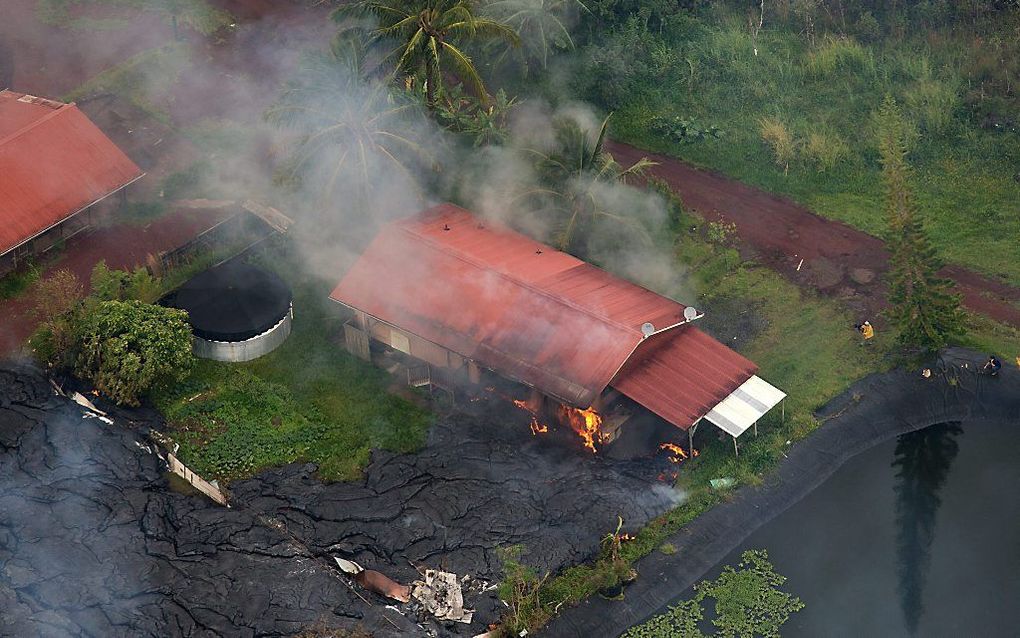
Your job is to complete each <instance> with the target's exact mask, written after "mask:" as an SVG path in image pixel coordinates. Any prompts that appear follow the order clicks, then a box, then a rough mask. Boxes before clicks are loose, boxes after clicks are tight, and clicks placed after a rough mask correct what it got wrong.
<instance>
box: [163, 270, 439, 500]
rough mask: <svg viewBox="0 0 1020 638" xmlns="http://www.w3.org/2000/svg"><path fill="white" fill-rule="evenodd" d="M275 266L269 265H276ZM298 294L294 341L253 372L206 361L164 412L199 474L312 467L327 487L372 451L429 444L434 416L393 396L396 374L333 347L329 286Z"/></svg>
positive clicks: (351, 475)
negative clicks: (299, 463)
mask: <svg viewBox="0 0 1020 638" xmlns="http://www.w3.org/2000/svg"><path fill="white" fill-rule="evenodd" d="M267 263H268V262H267ZM282 274H283V275H285V276H286V277H287V278H288V279H291V283H292V285H293V286H294V307H295V309H296V310H295V316H294V326H293V332H292V334H291V335H290V338H288V339H287V341H286V342H284V344H283V345H282V346H280V347H279V348H278V349H277V350H275V351H273V352H272V353H270V354H269V355H266V356H265V357H262V358H260V359H257V360H255V361H252V362H249V363H245V364H227V363H219V362H213V361H201V362H200V363H199V364H198V366H196V368H195V370H194V372H193V373H192V374H191V376H190V378H189V379H188V380H187V381H186V382H185V383H183V384H181V385H180V386H178V387H175V388H173V389H172V390H170V391H169V392H167V393H166V394H164V395H161V396H158V397H156V401H155V403H156V405H157V407H158V408H159V409H160V410H161V411H162V412H163V414H164V415H165V416H166V417H167V419H168V421H169V422H170V424H171V428H172V434H173V437H174V439H175V440H177V441H178V442H179V443H180V444H181V455H182V458H183V460H184V462H185V463H187V464H189V465H190V466H191V467H192V468H193V469H194V470H195V471H196V472H199V473H200V474H204V475H208V476H210V477H215V478H219V479H221V480H231V479H238V478H244V477H247V476H251V475H252V474H254V473H256V472H258V471H259V470H261V469H264V468H267V467H273V466H277V465H282V464H285V463H292V462H297V461H310V462H314V463H317V464H318V465H319V475H320V476H321V477H322V478H323V479H325V480H351V479H355V478H357V477H359V476H360V474H361V470H362V468H363V467H364V466H365V464H366V463H367V462H368V460H369V454H370V452H371V450H372V449H373V448H382V449H386V450H392V451H394V452H411V451H414V450H416V449H418V448H419V447H421V445H422V444H423V443H424V440H425V435H426V433H427V431H428V428H429V426H430V424H431V422H432V418H431V416H430V414H429V413H428V412H427V411H426V410H424V409H422V408H420V407H418V406H416V405H415V404H413V403H411V402H410V401H408V400H407V399H404V398H401V397H398V396H395V395H393V394H390V393H388V392H387V387H388V385H389V383H390V378H389V376H388V375H387V374H386V373H385V372H383V371H382V370H379V369H378V368H375V367H373V366H371V365H369V364H367V363H365V362H363V361H360V360H358V359H355V358H354V357H351V356H350V355H348V354H347V353H346V351H344V350H343V349H342V348H341V347H340V346H338V345H337V344H336V343H334V342H333V341H331V337H335V336H336V335H337V334H338V333H340V330H341V324H342V322H341V319H340V313H339V308H338V307H335V306H332V305H330V304H329V302H328V300H327V299H326V296H327V295H328V291H329V286H328V285H326V284H327V282H321V281H312V282H309V281H308V280H305V281H300V280H299V277H300V276H301V275H300V274H299V273H298V271H295V270H289V269H287V268H285V269H284V271H283V273H282Z"/></svg>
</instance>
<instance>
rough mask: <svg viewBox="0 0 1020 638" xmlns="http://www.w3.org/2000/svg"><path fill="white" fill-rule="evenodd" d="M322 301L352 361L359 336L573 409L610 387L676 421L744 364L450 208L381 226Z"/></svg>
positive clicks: (677, 313) (656, 311)
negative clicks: (343, 313)
mask: <svg viewBox="0 0 1020 638" xmlns="http://www.w3.org/2000/svg"><path fill="white" fill-rule="evenodd" d="M330 297H331V299H333V300H334V301H337V302H339V303H341V304H343V305H345V306H348V307H349V308H351V309H352V310H354V311H355V312H356V316H357V324H358V325H357V326H349V328H350V330H349V331H348V345H349V347H351V348H352V351H356V352H360V354H361V356H363V357H366V358H367V356H368V349H367V339H366V338H365V337H363V336H359V334H362V333H367V335H368V336H370V337H371V338H373V339H376V340H379V341H382V342H384V343H387V344H389V345H391V346H392V347H394V348H397V349H398V350H402V351H404V352H406V353H408V354H410V355H412V356H414V357H417V358H419V359H422V360H425V361H428V362H429V363H431V364H432V365H434V366H438V367H442V368H447V369H455V370H457V369H462V368H463V369H466V370H468V371H469V372H470V371H471V366H475V365H477V366H481V367H483V368H487V369H490V370H492V371H494V372H496V373H498V374H500V375H501V376H504V377H508V378H510V379H513V380H516V381H519V382H521V383H524V384H526V385H529V386H531V387H533V388H535V389H536V390H538V391H539V392H541V393H542V394H544V395H547V396H550V397H553V398H555V399H557V400H558V401H560V402H562V403H565V404H567V405H570V406H573V407H578V408H582V409H583V408H587V407H589V406H592V405H593V404H595V403H596V402H597V401H598V399H599V398H600V396H602V395H603V393H604V392H605V391H606V390H607V388H610V387H611V388H615V389H616V390H617V391H619V392H620V393H622V394H624V395H626V396H628V397H630V398H631V399H632V400H634V401H636V402H637V403H639V404H641V405H642V406H644V407H645V408H647V409H648V410H650V411H652V412H654V413H655V414H657V415H659V416H660V417H662V418H663V419H665V420H666V421H668V422H670V423H672V424H673V425H675V426H677V427H679V428H681V429H684V430H687V429H688V428H690V427H691V426H693V425H694V424H696V423H697V422H698V421H699V420H700V419H701V418H702V417H704V416H705V415H707V414H708V413H709V412H710V411H711V410H713V408H715V407H716V406H718V405H719V404H720V403H721V402H723V401H724V400H725V399H727V397H729V396H730V395H731V394H732V393H733V392H734V391H735V390H737V389H738V388H739V387H741V385H742V384H744V383H745V382H747V381H748V380H749V379H750V378H751V377H753V376H754V373H755V372H756V370H757V366H755V365H754V364H753V363H752V362H751V361H748V360H747V359H745V358H744V357H742V356H741V355H739V354H738V353H736V352H734V351H733V350H731V349H730V348H728V347H726V346H724V345H723V344H721V343H719V342H717V341H716V340H714V339H713V338H712V337H710V336H708V335H706V334H705V333H703V332H702V331H701V330H699V329H698V328H696V327H694V326H692V325H690V321H689V320H687V319H685V317H684V310H685V306H683V305H682V304H679V303H677V302H675V301H673V300H671V299H668V298H666V297H663V296H662V295H659V294H656V293H654V292H652V291H650V290H647V289H645V288H642V287H641V286H637V285H635V284H633V283H630V282H628V281H625V280H623V279H620V278H618V277H616V276H614V275H611V274H609V273H607V272H606V271H604V270H601V269H599V268H597V267H595V266H593V265H591V264H588V263H586V262H584V261H581V260H579V259H577V258H576V257H573V256H571V255H568V254H566V253H563V252H560V251H557V250H555V249H553V248H551V247H549V246H547V245H545V244H542V243H540V242H537V241H535V240H533V239H531V238H529V237H526V236H524V235H521V234H520V233H517V232H515V231H513V230H510V229H509V228H506V227H504V226H502V225H499V224H496V223H493V222H489V221H485V220H482V219H480V218H478V217H475V216H474V215H472V214H471V213H470V212H468V211H466V210H464V209H462V208H459V207H457V206H454V205H452V204H442V205H439V206H436V207H434V208H432V209H429V210H427V211H425V212H423V213H421V214H419V215H416V216H414V217H411V218H408V219H404V220H399V221H396V222H392V223H390V224H388V225H387V226H386V227H384V228H383V229H382V231H380V233H379V235H378V236H377V237H376V238H375V240H374V241H373V242H372V243H371V244H370V245H369V247H368V248H367V249H366V250H365V252H364V254H363V255H362V256H361V257H360V259H359V260H358V261H357V262H356V263H355V264H354V266H352V267H351V269H350V270H349V271H348V273H347V274H346V276H345V277H344V278H343V280H342V281H341V282H340V283H339V285H338V286H337V287H336V289H335V290H334V291H333V293H332V294H331V295H330ZM646 324H651V326H650V327H649V326H648V325H646ZM475 376H477V375H475ZM770 407H771V406H770ZM741 431H742V430H741Z"/></svg>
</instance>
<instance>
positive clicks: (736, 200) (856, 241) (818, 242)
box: [608, 142, 1020, 328]
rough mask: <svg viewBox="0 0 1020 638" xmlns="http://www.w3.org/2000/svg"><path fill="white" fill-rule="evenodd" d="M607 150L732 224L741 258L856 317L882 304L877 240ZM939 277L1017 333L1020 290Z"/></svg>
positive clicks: (734, 187) (633, 153)
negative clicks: (832, 299) (840, 304)
mask: <svg viewBox="0 0 1020 638" xmlns="http://www.w3.org/2000/svg"><path fill="white" fill-rule="evenodd" d="M608 150H609V151H610V152H611V153H612V154H613V156H614V157H615V158H616V159H617V160H618V161H620V162H621V163H623V164H629V163H633V162H635V161H637V160H638V159H640V158H641V157H648V158H649V159H651V160H654V161H656V162H658V163H659V164H658V166H655V167H653V168H651V169H650V170H649V173H651V174H652V175H654V176H655V177H658V178H660V179H663V180H665V181H666V182H667V183H669V185H670V186H671V187H673V188H674V189H675V190H676V192H677V193H678V194H679V195H680V197H681V198H682V199H683V200H684V203H685V204H686V205H687V206H688V207H690V208H692V209H694V210H696V211H698V212H699V213H700V214H702V215H703V216H705V217H706V218H707V219H709V220H725V221H728V222H733V223H734V224H736V226H737V235H738V236H739V237H740V239H741V240H743V246H741V251H742V252H743V253H744V254H745V255H746V256H749V257H754V258H755V259H756V260H757V261H759V262H761V263H763V264H765V265H767V266H769V267H770V268H773V269H775V270H776V271H778V272H780V273H782V274H783V275H784V276H786V277H787V278H789V279H790V280H791V281H793V282H795V283H797V284H798V285H800V286H804V287H807V288H811V289H813V290H817V291H819V292H822V293H824V294H826V295H829V296H836V297H840V298H842V299H843V300H845V301H846V302H847V303H848V305H849V306H850V308H851V309H852V310H854V312H855V313H857V314H858V316H860V317H861V318H864V317H869V318H871V319H872V320H874V318H875V317H877V316H878V313H879V311H880V310H882V308H884V307H885V306H886V305H887V304H886V300H885V286H884V285H883V284H882V277H883V275H884V274H885V271H886V268H887V262H888V258H889V254H888V252H886V250H885V243H884V242H883V241H882V240H881V239H878V238H877V237H872V236H871V235H868V234H866V233H863V232H861V231H859V230H856V229H854V228H851V227H850V226H847V225H846V224H844V223H842V222H838V221H833V220H829V219H825V218H823V217H820V216H818V215H816V214H815V213H813V212H811V211H810V210H808V209H807V208H805V207H804V206H801V205H800V204H797V203H796V202H793V201H791V200H789V199H786V198H783V197H779V196H777V195H773V194H771V193H767V192H765V191H762V190H759V189H757V188H755V187H753V186H748V185H747V184H743V183H741V182H738V181H736V180H734V179H730V178H728V177H725V176H723V175H720V174H719V173H715V172H711V171H706V170H701V169H698V168H694V167H693V166H691V165H689V164H686V163H685V162H683V161H681V160H678V159H675V158H672V157H667V156H665V155H659V154H657V153H649V152H647V151H642V150H641V149H638V148H635V147H633V146H630V145H627V144H622V143H619V142H610V143H609V144H608ZM801 260H803V263H801ZM798 266H800V268H799V270H798ZM942 274H943V275H944V276H946V277H948V278H950V279H952V280H953V281H955V282H956V285H957V289H958V291H959V292H960V293H961V294H962V295H963V303H964V305H965V306H966V307H967V308H968V309H969V310H972V311H974V312H979V313H981V314H984V315H987V316H989V317H991V318H992V319H995V320H996V321H1001V322H1002V323H1006V324H1009V325H1012V326H1014V327H1017V328H1020V289H1018V288H1015V287H1013V286H1010V285H1008V284H1004V283H1002V282H1000V281H997V280H995V279H993V278H991V277H987V276H985V275H980V274H978V273H976V272H974V271H972V270H968V269H966V268H962V267H960V266H947V267H946V268H944V269H943V270H942Z"/></svg>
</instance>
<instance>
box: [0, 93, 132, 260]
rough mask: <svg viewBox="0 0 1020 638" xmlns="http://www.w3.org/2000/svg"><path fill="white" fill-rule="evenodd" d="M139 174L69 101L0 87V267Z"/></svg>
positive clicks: (81, 222)
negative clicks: (44, 97) (53, 99)
mask: <svg viewBox="0 0 1020 638" xmlns="http://www.w3.org/2000/svg"><path fill="white" fill-rule="evenodd" d="M142 175H143V173H142V171H141V169H139V168H138V167H137V166H136V165H135V164H134V162H132V161H131V160H130V159H129V158H128V157H127V156H126V155H125V154H124V153H123V152H122V151H121V150H120V149H119V148H117V146H116V145H115V144H114V143H113V142H111V141H110V139H109V138H107V137H106V136H105V135H104V134H103V132H102V131H100V130H99V129H98V128H96V126H95V125H94V124H93V123H92V122H91V121H90V120H89V119H88V118H87V117H86V116H85V114H84V113H82V112H81V111H79V110H78V107H77V106H75V105H74V104H64V103H61V102H54V101H51V100H46V99H43V98H38V97H34V96H31V95H24V94H21V93H14V92H12V91H0V272H3V270H5V269H7V268H10V267H11V266H13V265H15V264H16V262H17V261H18V260H19V259H22V258H25V257H27V256H30V255H31V254H34V253H39V252H42V251H44V250H46V249H48V248H49V247H50V246H52V245H53V244H54V243H56V242H57V241H59V240H60V239H66V238H67V237H68V236H70V235H72V234H74V233H76V232H78V231H80V230H82V229H83V228H84V227H86V226H87V225H88V223H89V221H90V220H89V219H87V218H84V219H83V218H76V216H78V215H79V213H82V212H83V211H90V210H91V207H92V206H93V205H95V204H96V203H98V202H99V201H101V200H103V199H105V198H106V197H108V196H109V195H111V194H112V193H115V192H117V191H119V190H120V189H122V188H124V187H125V186H127V185H128V184H130V183H131V182H133V181H135V180H137V179H138V178H140V177H141V176H142ZM86 217H87V216H86ZM72 218H75V219H72ZM5 266H6V268H5Z"/></svg>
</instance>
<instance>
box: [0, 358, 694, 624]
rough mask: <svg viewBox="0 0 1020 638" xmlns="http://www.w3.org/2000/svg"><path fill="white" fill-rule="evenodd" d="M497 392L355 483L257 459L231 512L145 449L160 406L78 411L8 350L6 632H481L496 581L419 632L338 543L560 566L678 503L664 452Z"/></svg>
mask: <svg viewBox="0 0 1020 638" xmlns="http://www.w3.org/2000/svg"><path fill="white" fill-rule="evenodd" d="M504 409H506V408H501V407H499V406H497V405H493V406H489V407H483V408H482V409H481V410H480V411H479V413H478V414H476V415H472V416H466V415H462V416H454V417H451V418H448V419H441V420H439V422H437V423H436V425H435V426H434V427H433V429H432V431H431V433H430V436H429V440H428V443H427V445H426V447H425V449H424V450H422V451H421V452H419V453H417V454H413V455H393V454H389V453H384V452H379V453H376V454H375V456H374V457H373V459H372V462H371V464H370V465H369V467H368V468H367V471H366V473H365V478H364V480H363V481H361V482H358V483H333V484H324V483H322V482H320V481H318V480H317V479H316V477H315V467H314V466H313V465H292V466H287V467H283V468H279V469H275V470H271V471H268V472H265V473H263V474H261V475H259V476H256V477H255V478H253V479H250V480H246V481H243V482H239V483H235V484H234V485H232V486H231V491H232V495H233V500H232V503H233V507H232V508H230V509H225V508H222V507H220V506H218V505H215V504H214V503H212V502H211V501H209V500H207V499H205V498H204V497H201V496H194V495H186V494H183V493H179V492H176V491H173V490H172V489H171V488H170V484H169V483H168V481H167V479H166V476H165V473H164V467H163V465H162V463H161V461H160V460H159V459H158V458H157V457H156V456H154V455H152V454H149V453H147V452H146V451H145V450H144V449H143V448H142V447H140V446H141V445H146V444H147V443H148V439H147V437H146V435H145V432H146V430H147V427H148V426H149V425H150V424H152V425H156V426H158V425H159V424H158V423H157V422H155V421H154V420H153V419H154V418H155V417H154V416H153V414H152V413H151V412H150V411H144V410H136V411H117V413H116V415H115V425H112V426H109V425H105V424H103V423H101V422H99V421H98V420H95V419H83V418H82V412H81V410H80V409H79V408H78V407H77V406H75V405H74V404H71V403H70V402H69V401H67V400H66V399H63V398H61V397H57V396H55V395H54V393H53V391H52V390H51V389H50V387H49V385H48V383H47V381H46V380H45V378H44V377H43V376H42V375H41V373H40V372H38V371H36V370H34V369H31V368H27V367H17V366H13V365H11V364H6V365H5V366H0V610H2V613H0V635H4V636H7V635H10V636H77V635H96V636H104V637H106V636H110V637H113V636H220V635H222V636H279V635H290V634H292V633H294V632H296V631H298V630H300V629H302V628H304V627H307V626H309V625H312V624H313V623H315V622H319V621H322V622H323V623H324V624H325V625H326V626H330V627H353V626H356V625H362V626H363V627H364V628H366V629H368V630H369V631H371V632H373V634H374V635H376V636H387V635H400V636H414V635H428V633H427V632H429V631H431V632H436V633H438V634H439V635H446V634H450V633H459V634H462V635H474V634H477V633H481V632H482V631H484V629H485V625H486V623H487V622H490V621H492V620H495V618H496V616H497V615H498V613H499V611H500V610H501V604H499V603H498V601H497V600H496V598H495V592H494V591H493V590H491V589H490V590H489V591H486V592H481V591H480V590H481V589H482V588H483V587H482V585H481V584H480V583H478V584H476V585H475V586H474V587H473V588H472V589H471V593H469V594H468V595H467V605H468V606H469V607H474V608H477V609H478V610H479V613H478V614H477V615H476V621H475V622H474V623H473V624H472V625H471V626H467V625H456V626H453V627H447V628H444V627H439V626H437V625H434V624H432V625H427V624H426V625H427V626H428V627H429V629H426V628H425V627H424V626H420V625H418V624H417V618H416V617H415V611H414V610H413V609H412V608H410V607H409V606H407V605H397V606H396V607H394V608H387V607H386V605H388V604H390V603H389V601H386V600H384V599H382V598H381V597H379V596H378V595H375V594H372V593H369V592H366V591H364V590H360V588H358V589H359V591H358V592H357V593H355V591H354V590H353V589H352V588H351V586H350V585H349V584H348V582H347V581H346V580H345V579H344V578H343V577H342V576H340V575H339V573H338V572H337V570H336V569H335V568H334V566H333V563H332V560H331V557H333V556H341V557H346V558H349V559H353V560H356V561H358V562H360V563H361V564H362V565H364V566H366V567H370V568H375V569H377V570H379V571H382V572H384V573H386V574H387V575H389V576H391V577H393V578H395V579H397V580H399V581H402V582H409V581H411V580H412V579H414V578H415V577H417V571H416V567H422V568H424V567H431V568H437V567H438V568H443V569H446V570H449V571H454V572H456V573H457V574H459V575H471V576H472V577H474V578H477V579H481V580H483V581H487V582H492V581H495V580H498V578H499V576H500V572H501V564H500V561H499V558H498V555H497V551H496V550H497V548H498V547H502V546H508V545H518V544H519V545H522V546H524V547H525V553H524V556H523V560H524V562H525V563H527V564H529V565H532V566H534V567H536V568H537V569H538V570H539V571H544V570H555V569H557V568H560V567H563V566H565V565H567V564H568V563H574V562H577V561H580V560H583V559H585V558H587V557H589V556H591V555H592V554H593V553H594V552H595V551H597V548H598V539H599V537H600V536H601V535H603V534H605V533H606V532H607V531H611V530H612V529H614V528H615V524H616V517H617V515H620V516H623V517H624V519H625V520H626V521H627V527H628V528H637V527H638V526H640V525H642V524H643V523H644V522H646V521H647V520H648V519H649V518H651V517H652V516H654V515H656V514H658V513H660V512H662V511H664V510H665V509H666V508H668V507H670V506H671V505H673V504H674V503H675V499H676V495H675V493H674V492H673V491H672V490H671V489H668V488H666V487H664V486H661V485H659V484H658V483H656V482H655V479H654V477H655V476H656V475H657V470H660V469H661V468H658V467H656V464H657V462H664V461H655V460H646V461H639V462H637V461H608V460H604V459H601V458H596V457H592V456H590V455H588V454H587V453H584V452H582V451H581V450H580V449H579V446H578V445H577V443H576V441H574V440H573V439H572V438H570V439H568V438H563V439H562V440H557V439H556V437H553V439H552V440H547V439H544V438H543V439H538V438H534V437H532V436H531V435H530V434H529V433H528V428H527V425H526V423H524V422H519V421H518V420H516V419H514V418H504V419H502V420H494V417H487V416H486V414H498V413H499V412H502V411H503V410H504ZM513 416H514V417H517V416H518V415H513ZM525 419H526V417H525ZM354 587H356V588H357V586H356V585H355V586H354ZM359 594H360V596H364V597H365V599H366V600H367V601H368V602H367V603H366V602H365V601H363V600H362V599H361V598H360V597H359ZM401 612H403V613H404V614H406V616H404V615H401Z"/></svg>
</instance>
